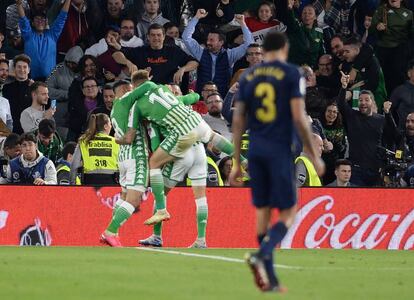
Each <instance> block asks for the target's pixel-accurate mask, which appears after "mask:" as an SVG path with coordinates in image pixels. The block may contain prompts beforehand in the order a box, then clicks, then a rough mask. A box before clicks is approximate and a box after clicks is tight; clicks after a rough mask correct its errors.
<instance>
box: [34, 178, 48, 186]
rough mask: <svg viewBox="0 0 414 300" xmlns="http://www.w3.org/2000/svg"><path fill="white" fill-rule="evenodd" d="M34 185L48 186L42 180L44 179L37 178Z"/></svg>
mask: <svg viewBox="0 0 414 300" xmlns="http://www.w3.org/2000/svg"><path fill="white" fill-rule="evenodd" d="M33 184H34V185H45V184H46V182H45V181H44V180H43V179H42V178H39V177H38V178H36V179H35V180H34V181H33Z"/></svg>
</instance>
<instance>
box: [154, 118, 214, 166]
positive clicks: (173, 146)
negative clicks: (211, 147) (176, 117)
mask: <svg viewBox="0 0 414 300" xmlns="http://www.w3.org/2000/svg"><path fill="white" fill-rule="evenodd" d="M212 134H213V130H212V129H211V128H210V126H208V124H207V123H206V122H205V121H204V120H201V121H200V123H199V124H198V125H197V126H196V127H195V128H194V129H192V130H191V131H190V132H189V133H187V134H184V135H180V133H179V132H178V131H176V130H172V131H171V132H170V133H169V134H168V136H167V137H165V139H164V140H163V141H162V143H161V144H160V147H161V148H162V149H163V150H164V151H166V152H167V153H168V154H170V155H172V156H174V157H178V158H182V157H184V155H185V154H186V152H187V151H188V150H189V149H190V148H191V147H192V145H194V144H195V143H196V142H202V143H208V142H209V141H210V138H211V136H212Z"/></svg>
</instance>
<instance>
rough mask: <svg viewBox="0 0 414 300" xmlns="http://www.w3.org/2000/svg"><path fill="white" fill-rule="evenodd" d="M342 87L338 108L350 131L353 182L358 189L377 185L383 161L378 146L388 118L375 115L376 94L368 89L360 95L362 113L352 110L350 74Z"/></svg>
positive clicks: (344, 78) (342, 82)
mask: <svg viewBox="0 0 414 300" xmlns="http://www.w3.org/2000/svg"><path fill="white" fill-rule="evenodd" d="M341 84H342V89H341V91H340V93H339V97H338V108H339V111H340V113H341V114H342V116H343V118H344V121H345V124H346V129H347V136H348V142H349V160H350V161H351V162H352V170H353V173H352V177H351V182H352V183H353V184H355V185H358V186H375V185H377V184H378V183H379V169H380V167H381V161H380V159H379V156H378V146H381V139H382V133H383V129H384V125H385V118H384V116H383V115H380V114H377V113H374V112H373V107H374V101H375V99H374V95H373V94H372V92H370V91H367V90H365V91H361V93H360V95H359V102H358V107H359V110H354V109H352V108H351V106H350V105H348V103H346V88H347V87H348V84H349V75H345V74H344V73H342V77H341Z"/></svg>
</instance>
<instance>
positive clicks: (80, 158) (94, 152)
mask: <svg viewBox="0 0 414 300" xmlns="http://www.w3.org/2000/svg"><path fill="white" fill-rule="evenodd" d="M111 129H112V124H111V120H110V119H109V117H108V116H107V115H106V114H96V115H95V114H92V115H91V116H90V118H89V124H88V128H87V130H86V131H85V133H84V134H83V135H82V136H81V137H80V138H79V144H78V145H77V146H76V149H75V153H74V154H73V160H72V164H71V167H70V184H75V182H76V175H77V174H78V169H79V168H80V167H81V166H83V172H82V173H83V176H82V177H83V179H82V184H98V185H108V184H117V180H116V175H117V173H118V163H117V161H118V152H119V145H118V144H117V143H115V138H113V137H112V136H110V135H109V133H110V132H111Z"/></svg>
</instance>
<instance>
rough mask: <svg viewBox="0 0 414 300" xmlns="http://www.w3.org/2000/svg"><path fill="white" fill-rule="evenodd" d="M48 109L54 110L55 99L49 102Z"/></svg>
mask: <svg viewBox="0 0 414 300" xmlns="http://www.w3.org/2000/svg"><path fill="white" fill-rule="evenodd" d="M50 108H52V109H56V99H53V100H51V101H50Z"/></svg>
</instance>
